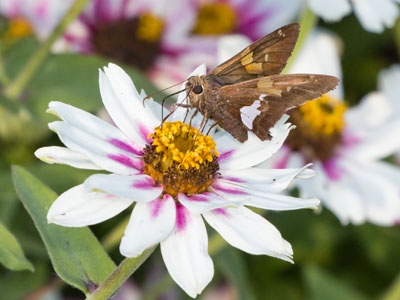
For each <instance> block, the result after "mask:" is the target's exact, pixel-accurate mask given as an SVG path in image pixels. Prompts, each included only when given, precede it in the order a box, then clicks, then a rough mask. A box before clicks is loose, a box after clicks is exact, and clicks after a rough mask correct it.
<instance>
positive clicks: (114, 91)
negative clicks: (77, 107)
mask: <svg viewBox="0 0 400 300" xmlns="http://www.w3.org/2000/svg"><path fill="white" fill-rule="evenodd" d="M99 76H100V77H99V83H100V93H101V98H102V99H103V103H104V106H105V107H106V109H107V111H108V113H109V114H110V116H111V118H112V119H113V121H114V123H115V124H117V126H118V127H119V128H120V129H121V130H122V132H124V133H125V134H126V135H127V136H128V137H130V138H131V139H133V140H134V141H138V142H139V141H141V143H142V145H144V144H145V143H146V142H147V136H148V134H149V133H151V132H153V131H154V128H155V127H157V126H158V125H160V120H159V118H158V117H157V116H155V115H153V114H152V113H151V111H150V110H146V109H145V106H144V105H143V103H142V100H143V99H141V97H140V95H139V93H138V91H137V90H136V88H135V86H134V84H133V82H132V80H131V78H130V77H129V76H128V74H126V73H125V71H124V70H122V69H121V68H120V67H118V66H117V65H114V64H109V65H108V67H104V73H103V72H102V71H101V70H100V71H99ZM148 101H152V100H148Z"/></svg>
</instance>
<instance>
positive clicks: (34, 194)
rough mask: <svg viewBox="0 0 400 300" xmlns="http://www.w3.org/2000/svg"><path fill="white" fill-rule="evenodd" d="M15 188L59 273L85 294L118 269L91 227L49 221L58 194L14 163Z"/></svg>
mask: <svg viewBox="0 0 400 300" xmlns="http://www.w3.org/2000/svg"><path fill="white" fill-rule="evenodd" d="M12 177H13V182H14V187H15V189H16V191H17V194H18V196H19V197H20V199H21V201H22V203H23V205H24V206H25V208H26V210H27V211H28V213H29V214H30V216H31V217H32V219H33V221H34V223H35V226H36V228H37V229H38V231H39V233H40V236H41V238H42V239H43V241H44V244H45V246H46V249H47V251H48V253H49V256H50V260H51V262H52V264H53V267H54V269H55V271H56V272H57V274H58V275H59V276H60V277H61V278H62V279H63V280H64V281H65V282H67V283H69V284H70V285H72V286H74V287H76V288H78V289H80V290H81V291H83V292H84V293H86V294H87V293H88V292H92V291H93V290H94V289H95V288H96V287H97V286H98V285H99V284H100V283H102V282H103V281H104V280H105V279H106V278H107V277H108V276H109V275H110V274H111V272H112V271H113V270H114V269H115V264H114V263H113V261H112V260H111V259H110V257H109V256H108V255H107V253H106V252H105V251H104V249H103V248H102V246H101V245H100V243H99V241H98V240H97V239H96V237H95V236H94V235H93V233H92V232H91V231H90V229H89V228H87V227H85V228H66V227H61V226H58V225H53V224H47V219H46V214H47V211H48V209H49V207H50V205H51V204H52V203H53V201H54V200H55V199H56V198H57V194H56V193H55V192H53V191H52V190H50V189H49V188H48V187H46V186H45V185H44V184H43V183H42V182H40V181H39V180H38V179H37V178H35V177H34V176H33V175H32V174H30V173H29V172H28V171H26V170H25V169H24V168H22V167H19V166H13V168H12Z"/></svg>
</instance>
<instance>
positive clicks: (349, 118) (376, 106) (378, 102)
mask: <svg viewBox="0 0 400 300" xmlns="http://www.w3.org/2000/svg"><path fill="white" fill-rule="evenodd" d="M392 112H393V107H392V106H391V105H390V103H389V101H388V99H387V97H385V95H384V94H383V93H381V92H371V93H368V94H367V95H366V96H365V97H363V99H361V101H360V103H359V104H357V105H356V106H353V107H351V108H349V109H348V110H347V112H346V113H345V115H344V117H345V121H346V124H347V126H346V127H347V128H348V130H349V132H350V133H352V134H355V135H356V136H358V137H360V138H362V137H364V136H366V135H369V134H370V132H371V130H373V129H374V128H377V127H379V126H381V125H382V124H383V123H384V122H386V121H387V120H389V118H390V116H391V114H392Z"/></svg>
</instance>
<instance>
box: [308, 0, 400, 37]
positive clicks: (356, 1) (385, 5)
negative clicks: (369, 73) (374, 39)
mask: <svg viewBox="0 0 400 300" xmlns="http://www.w3.org/2000/svg"><path fill="white" fill-rule="evenodd" d="M397 3H399V1H398V0H361V1H360V0H335V1H331V0H308V5H309V6H310V9H311V10H312V11H314V13H315V14H317V15H318V16H320V17H321V18H323V19H324V20H325V21H327V22H336V21H340V20H341V19H342V18H343V17H345V16H347V15H349V14H350V13H351V12H352V11H354V13H355V15H356V17H357V18H358V20H359V21H360V23H361V25H362V27H363V28H364V29H365V30H368V31H371V32H374V33H382V32H383V31H384V30H385V28H391V27H393V26H394V23H395V22H396V20H397V18H398V16H399V7H398V5H397Z"/></svg>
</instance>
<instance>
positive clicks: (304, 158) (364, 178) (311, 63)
mask: <svg viewBox="0 0 400 300" xmlns="http://www.w3.org/2000/svg"><path fill="white" fill-rule="evenodd" d="M336 45H337V42H336V40H335V38H332V37H331V36H330V35H329V34H327V33H316V34H314V35H313V36H312V37H310V39H309V41H308V42H307V43H306V45H305V47H304V49H302V52H301V53H300V54H299V56H298V57H297V58H296V63H295V64H294V65H293V68H292V69H291V70H290V71H291V72H293V73H296V72H299V71H300V70H301V72H314V73H315V72H316V73H322V74H330V75H336V76H338V77H339V78H340V77H341V75H340V73H341V71H340V64H339V61H340V60H339V56H338V52H337V50H336V51H335V49H337V48H336ZM391 78H392V79H393V78H394V77H391ZM397 79H398V78H397ZM392 83H393V82H392ZM397 84H398V83H397ZM341 88H342V87H341V86H340V87H339V90H337V91H335V92H334V93H330V94H328V96H326V98H325V100H327V99H328V100H327V101H325V100H324V99H322V100H315V101H312V102H311V103H310V105H313V106H314V107H313V109H315V110H316V109H317V107H318V105H321V106H320V111H323V110H324V109H325V110H326V107H327V105H331V106H330V108H329V109H328V110H329V111H330V115H329V113H328V114H326V115H323V116H324V120H325V121H321V122H320V124H315V122H314V124H311V125H316V126H319V129H323V128H325V134H322V133H321V132H320V133H319V135H318V136H317V134H316V135H315V136H314V137H310V136H309V135H305V134H303V133H302V131H301V130H302V128H308V133H310V132H311V131H312V130H311V129H310V128H311V127H304V126H309V125H310V122H309V121H307V120H306V118H307V114H306V113H305V111H304V110H303V119H302V120H300V121H295V118H296V115H294V114H292V119H291V120H292V122H294V123H295V124H296V125H298V127H297V128H296V130H295V131H293V133H294V135H293V136H292V135H290V136H289V138H288V139H287V142H286V144H285V145H284V146H283V147H282V149H281V150H280V152H279V153H278V154H277V155H276V156H274V162H272V161H269V165H270V166H275V167H278V166H279V167H291V168H294V167H296V166H300V165H301V164H303V163H305V162H307V163H310V162H312V163H313V169H314V170H315V171H316V172H317V173H318V176H316V177H314V178H312V179H310V180H308V181H298V182H297V186H298V187H299V188H300V191H301V195H302V196H303V197H305V196H313V197H318V198H320V199H321V201H322V204H323V205H324V206H325V207H327V208H328V209H330V210H331V211H332V212H333V213H334V214H335V215H336V216H337V217H338V218H339V220H340V221H341V222H342V223H343V224H348V223H353V224H362V223H364V222H366V221H368V222H372V223H374V224H377V225H382V226H391V225H395V224H398V222H399V221H400V189H399V185H398V183H399V182H400V168H399V167H397V166H394V165H391V164H389V163H387V162H384V161H382V159H383V158H386V157H388V156H390V155H392V154H394V153H395V152H397V151H399V149H400V139H399V138H398V136H399V133H400V119H399V118H398V116H393V115H391V114H390V112H391V110H392V109H393V108H391V107H390V105H389V101H388V100H387V99H388V98H389V97H388V96H387V95H384V94H383V93H382V92H373V93H370V94H368V95H367V96H366V97H365V98H364V99H362V100H361V102H360V103H359V104H358V105H356V106H354V107H350V108H348V109H347V110H346V109H343V107H344V104H343V102H342V101H343V100H342V99H343V96H342V95H343V90H341ZM396 97H397V96H396ZM329 99H330V100H331V101H329ZM317 101H322V102H321V104H319V102H317ZM306 105H308V104H306ZM315 110H314V112H315ZM299 111H301V108H300V110H299ZM335 111H336V112H337V113H338V114H337V115H336V116H334V112H335ZM310 112H311V113H312V112H313V111H311V110H308V113H310ZM341 114H342V117H340V115H341ZM314 116H315V115H314ZM330 117H332V123H331V125H332V126H337V127H335V128H336V129H340V130H337V131H335V130H334V129H329V130H328V129H327V128H328V127H323V126H325V125H327V123H328V121H329V118H330ZM293 118H294V119H293ZM316 136H317V137H316ZM313 138H315V139H314V140H313ZM262 165H264V167H265V165H266V164H265V163H264V164H262Z"/></svg>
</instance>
